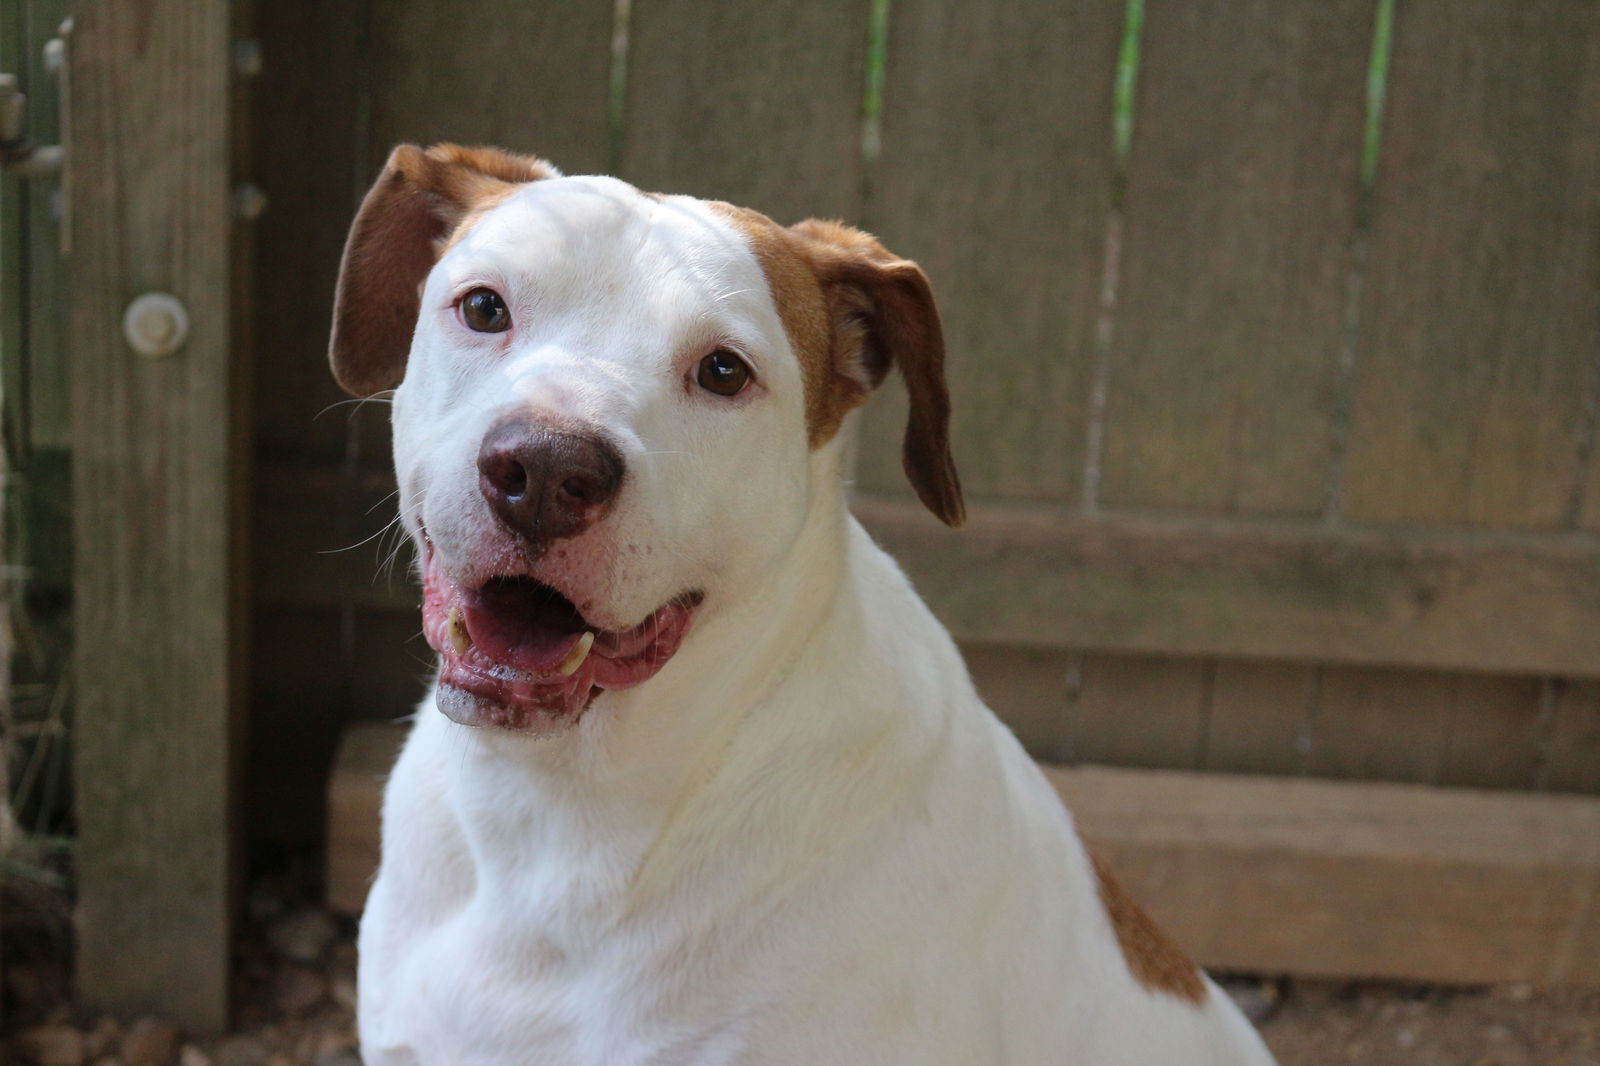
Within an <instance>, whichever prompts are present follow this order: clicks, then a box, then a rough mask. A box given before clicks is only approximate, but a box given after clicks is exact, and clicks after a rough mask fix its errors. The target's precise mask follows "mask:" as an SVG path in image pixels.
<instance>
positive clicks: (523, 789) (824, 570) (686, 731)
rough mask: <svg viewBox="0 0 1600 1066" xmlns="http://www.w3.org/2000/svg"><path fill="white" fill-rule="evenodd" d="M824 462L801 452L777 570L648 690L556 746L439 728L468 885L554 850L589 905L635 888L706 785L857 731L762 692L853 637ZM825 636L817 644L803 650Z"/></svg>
mask: <svg viewBox="0 0 1600 1066" xmlns="http://www.w3.org/2000/svg"><path fill="white" fill-rule="evenodd" d="M829 450H830V451H834V449H833V448H830V449H829ZM838 461H839V456H838V455H837V454H835V455H832V456H826V455H825V456H816V457H814V465H816V466H818V467H819V468H820V469H819V470H818V471H817V476H816V477H815V479H814V488H815V491H816V492H817V494H818V495H817V497H816V500H815V503H814V506H813V507H812V508H811V511H810V514H809V515H808V517H807V520H806V523H805V525H804V527H803V528H802V530H801V532H800V534H799V536H798V537H797V538H796V540H795V543H794V547H793V550H791V551H790V552H789V553H788V555H787V557H786V558H785V559H784V561H783V562H782V564H781V565H779V566H777V567H775V568H773V569H772V570H771V571H769V573H768V575H767V578H766V580H765V581H764V582H762V583H761V584H760V586H759V587H756V588H752V589H750V590H749V593H748V594H747V595H745V596H743V597H742V598H740V599H739V600H738V601H737V602H730V603H727V604H726V605H723V606H722V608H721V609H720V610H718V611H716V612H714V613H709V614H708V616H707V617H704V618H702V619H700V620H699V621H698V622H697V624H696V627H695V631H694V632H692V633H691V635H690V638H689V639H688V640H686V641H685V642H684V645H683V647H682V648H681V649H680V650H679V652H678V654H677V655H676V656H675V657H674V659H673V661H672V662H671V663H669V664H668V665H667V667H666V668H664V669H663V670H662V671H661V673H659V674H658V675H657V676H656V677H654V678H652V679H651V680H650V681H649V682H646V683H645V684H644V685H641V686H640V687H638V688H636V689H631V690H626V691H622V692H616V693H605V694H603V695H602V696H601V697H600V698H599V700H597V702H596V703H595V705H594V706H592V707H591V708H590V710H589V711H588V712H587V713H586V715H585V717H584V718H583V720H582V721H580V722H579V724H578V725H577V726H576V727H574V728H573V729H572V730H570V731H568V732H567V733H565V734H562V735H559V736H556V737H550V738H532V737H525V736H520V735H511V734H505V733H500V732H497V731H489V730H472V729H465V728H463V727H457V726H451V727H450V728H451V729H452V730H453V731H455V732H456V733H458V734H459V736H458V739H457V740H456V741H455V742H454V743H456V744H459V745H460V748H461V750H462V756H461V757H460V758H459V759H457V760H456V762H455V768H454V771H453V772H454V776H455V780H454V790H455V796H456V801H457V803H458V805H459V807H458V810H459V813H460V815H461V817H462V821H463V823H464V828H465V829H466V832H467V835H468V838H469V840H471V841H473V851H474V859H475V862H476V864H477V865H478V869H479V876H480V879H482V878H490V879H497V874H496V871H497V870H499V872H500V874H502V875H503V876H504V877H505V879H506V882H507V883H508V884H515V883H517V881H518V879H519V877H525V870H524V871H523V872H521V873H519V872H518V871H517V869H516V867H518V866H521V865H523V864H524V863H525V862H526V861H530V859H531V857H532V856H535V855H560V856H562V862H563V864H566V865H567V869H566V870H565V871H564V875H563V876H570V877H571V878H572V879H573V881H574V882H581V883H582V884H581V887H580V885H579V884H574V885H572V886H571V890H570V891H569V892H568V893H567V894H568V895H583V896H587V897H588V898H590V899H592V900H594V901H595V902H596V904H599V902H600V901H601V900H602V899H604V898H606V897H608V896H613V897H614V896H615V895H616V894H619V893H626V892H627V891H630V889H631V887H637V883H638V881H639V880H640V878H641V877H643V876H644V872H645V867H646V866H648V865H650V857H651V855H652V854H653V853H654V852H655V851H656V849H657V848H658V847H659V846H660V845H661V843H662V841H663V838H664V837H666V836H667V835H669V834H670V833H671V831H672V827H673V824H674V822H675V821H677V820H678V819H679V818H680V817H681V816H682V815H683V814H684V813H685V812H686V811H687V810H689V809H690V808H692V807H694V806H695V805H696V803H697V800H699V799H700V798H701V796H702V794H703V793H704V792H705V791H706V790H707V789H708V788H710V787H711V786H712V784H713V782H719V783H720V784H721V785H722V786H726V785H727V781H726V779H727V778H729V777H740V776H745V777H748V776H751V775H753V774H759V773H761V772H763V769H762V767H763V766H765V765H769V759H774V760H775V759H776V757H777V756H780V755H781V756H782V757H783V758H784V759H786V760H789V764H790V765H793V760H794V759H803V758H804V757H805V755H804V753H803V749H804V747H805V746H806V745H808V744H812V743H821V744H828V743H832V742H833V741H830V739H829V734H830V731H831V730H833V729H834V727H835V725H837V726H839V728H840V729H842V730H844V731H846V732H850V731H859V730H863V729H867V728H870V725H869V724H867V723H863V722H861V721H859V720H856V718H858V716H856V717H852V716H851V715H850V714H849V713H848V710H847V709H846V708H843V707H833V706H830V702H831V701H829V700H828V699H827V698H826V696H824V698H823V699H822V700H820V701H819V702H817V703H816V704H814V705H812V706H809V707H807V708H806V709H805V715H804V716H803V717H804V719H805V720H802V721H794V720H790V719H786V718H784V717H783V709H782V708H774V707H773V706H771V701H770V699H769V698H768V697H769V696H770V694H771V693H772V692H773V691H774V690H775V689H777V688H778V687H779V685H780V683H781V682H783V681H784V680H785V679H786V678H787V677H789V676H790V675H791V674H793V673H794V672H795V671H796V670H798V669H804V668H805V667H803V666H802V664H803V663H804V662H807V661H819V660H820V661H826V659H827V657H831V656H838V655H842V654H847V653H848V651H849V648H848V646H847V645H848V643H849V639H850V637H849V634H850V633H852V632H853V631H855V630H856V628H857V626H856V625H855V624H854V623H853V622H852V621H851V620H852V618H853V617H854V612H855V611H856V610H857V608H858V605H857V604H855V603H853V602H845V600H844V599H843V598H842V597H843V596H844V590H845V589H847V588H850V587H852V586H851V585H850V584H849V583H847V582H846V581H845V580H844V575H845V572H846V570H847V569H848V568H849V567H850V566H851V551H852V548H851V545H852V543H853V542H854V540H855V537H854V536H853V535H852V533H851V528H850V527H851V525H852V522H853V520H852V519H851V518H850V517H849V514H848V511H847V509H846V506H845V502H844V497H843V493H842V492H841V490H840V488H839V480H838V473H837V471H836V466H837V463H838ZM825 623H826V624H825ZM823 639H825V640H827V641H829V642H830V647H829V648H819V647H817V644H818V642H819V640H823ZM833 644H838V645H840V646H838V647H834V646H832V645H833ZM830 714H832V715H835V716H836V717H837V718H838V719H839V721H838V722H831V721H830V720H829V715H830ZM790 717H791V718H792V717H793V716H790ZM846 719H849V721H848V722H846V721H845V720H846ZM780 749H781V750H780ZM735 787H736V786H735ZM573 857H578V864H577V867H574V866H573V865H572V859H573ZM581 867H587V868H581Z"/></svg>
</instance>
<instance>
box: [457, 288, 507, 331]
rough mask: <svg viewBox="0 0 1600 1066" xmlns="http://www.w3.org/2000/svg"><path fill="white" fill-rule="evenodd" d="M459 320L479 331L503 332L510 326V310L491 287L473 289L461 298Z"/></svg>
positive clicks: (469, 327)
mask: <svg viewBox="0 0 1600 1066" xmlns="http://www.w3.org/2000/svg"><path fill="white" fill-rule="evenodd" d="M461 321H463V322H465V323H466V324H467V328H468V329H472V330H477V331H478V332H479V333H504V332H505V331H506V330H508V329H510V328H511V312H510V311H508V310H506V302H505V301H504V300H502V299H501V298H500V294H499V293H497V292H495V291H494V290H493V289H473V290H472V291H471V292H469V293H467V294H466V295H465V296H463V297H462V298H461Z"/></svg>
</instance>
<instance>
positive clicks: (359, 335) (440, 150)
mask: <svg viewBox="0 0 1600 1066" xmlns="http://www.w3.org/2000/svg"><path fill="white" fill-rule="evenodd" d="M558 174H559V172H558V171H557V170H556V169H555V168H554V167H552V166H550V165H549V164H548V163H546V162H544V160H542V159H536V158H534V157H533V156H521V155H512V154H511V153H509V152H503V151H500V150H499V149H498V148H463V147H461V146H460V145H455V144H438V145H434V146H433V147H432V148H428V149H426V150H424V149H422V148H419V147H417V146H416V145H414V144H402V145H400V146H399V147H398V148H396V149H395V150H394V151H393V152H391V153H390V154H389V162H388V163H387V164H386V165H385V166H384V168H383V173H382V174H381V175H379V177H378V180H377V182H376V183H375V184H374V185H373V186H372V188H371V189H370V190H369V191H368V192H367V195H366V198H365V199H364V200H362V201H361V209H360V210H359V211H358V212H357V213H356V220H355V222H354V223H352V224H351V226H350V236H349V237H348V238H347V239H346V241H345V246H344V259H343V260H342V261H341V262H340V264H339V286H338V288H337V290H335V293H334V299H333V335H332V339H331V340H330V341H329V345H328V361H329V362H330V363H331V364H332V365H333V376H334V377H335V378H336V379H338V382H339V384H340V385H342V386H343V387H344V389H345V391H346V392H349V393H351V394H352V395H355V396H370V395H372V394H373V393H375V392H382V391H383V390H385V389H392V388H394V387H395V386H396V385H398V384H400V379H401V378H403V377H404V376H405V369H406V354H407V352H409V351H410V349H411V333H412V331H413V330H414V329H415V328H416V325H417V312H418V308H419V306H420V297H421V293H420V288H421V285H422V281H423V279H424V278H426V277H427V276H428V271H429V270H431V269H433V264H434V261H435V260H436V259H437V258H438V256H439V250H440V247H441V245H442V244H443V243H444V241H445V240H446V238H448V237H449V235H450V234H451V232H453V231H454V230H455V228H456V226H457V225H459V224H460V222H461V221H462V220H463V219H464V218H465V217H466V216H467V215H468V214H469V213H470V212H471V211H472V210H473V209H474V208H477V207H480V206H482V205H485V204H487V203H492V202H494V200H495V199H496V198H497V197H498V196H500V195H503V194H505V193H509V192H510V191H512V190H513V189H514V188H515V187H516V185H517V184H519V183H522V182H529V181H537V180H538V179H540V178H550V177H556V176H557V175H558Z"/></svg>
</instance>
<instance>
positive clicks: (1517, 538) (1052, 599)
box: [256, 466, 1600, 677]
mask: <svg viewBox="0 0 1600 1066" xmlns="http://www.w3.org/2000/svg"><path fill="white" fill-rule="evenodd" d="M393 488H394V482H393V479H392V478H391V477H389V476H388V475H387V474H382V473H373V472H365V473H347V472H344V471H342V470H340V469H339V468H336V467H333V466H326V467H306V468H302V467H294V466H268V467H265V468H263V469H262V470H261V472H260V475H259V478H258V488H257V502H258V506H257V509H256V511H257V515H258V526H257V530H256V534H257V543H258V545H259V549H258V552H259V562H258V569H257V575H258V581H257V588H258V595H259V596H261V597H263V598H265V599H267V600H269V601H279V602H293V603H321V604H335V603H338V604H343V603H349V604H355V605H357V606H369V607H401V608H404V609H407V610H411V609H414V608H415V607H416V604H417V594H416V590H415V586H414V585H413V584H412V583H411V578H410V575H409V573H408V572H407V569H406V565H405V564H406V561H407V560H409V558H410V551H409V549H402V551H401V553H400V560H401V561H400V562H399V563H398V564H396V565H394V566H392V567H391V568H390V569H389V570H388V572H387V573H385V574H382V575H380V573H379V569H380V564H381V562H382V560H383V559H384V558H385V557H386V556H387V554H388V549H389V547H390V546H391V545H392V543H393V542H392V541H388V540H385V539H384V538H383V537H381V536H379V533H380V531H381V530H382V529H383V527H384V525H385V524H386V523H387V522H388V521H389V519H390V518H391V517H392V516H393V514H394V503H393V501H392V500H389V499H386V497H387V496H388V495H389V494H390V493H391V492H392V491H393ZM853 507H854V509H855V512H856V514H857V515H858V516H859V517H860V518H861V520H862V522H863V523H864V524H865V525H866V527H867V528H868V529H869V530H870V531H871V532H872V534H873V536H875V537H876V538H877V539H878V540H879V541H880V542H881V543H882V544H883V545H884V547H886V548H887V549H888V550H889V552H890V554H892V555H894V556H895V557H896V558H897V559H899V560H900V562H901V564H902V565H903V566H904V567H905V568H906V571H907V572H908V573H909V574H910V575H911V577H912V579H913V580H914V581H915V582H916V584H917V588H918V589H919V590H920V591H921V593H922V595H924V596H925V597H927V600H928V602H929V604H930V605H931V606H932V607H933V609H934V612H935V613H936V614H938V615H939V617H940V618H941V619H943V620H944V622H945V624H946V625H948V626H949V627H950V629H951V631H952V632H953V633H954V634H955V636H956V638H957V639H959V640H963V641H970V642H977V643H991V644H1019V645H1026V646H1035V647H1073V648H1082V649H1086V650H1094V651H1120V652H1143V653H1149V654H1156V655H1189V656H1220V657H1226V658H1256V659H1277V660H1291V661H1298V662H1325V663H1341V664H1365V665H1385V666H1407V667H1423V668H1433V669H1440V670H1465V671H1471V672H1485V673H1513V674H1526V675H1552V676H1568V677H1597V676H1600V640H1597V639H1596V637H1595V634H1597V633H1600V537H1596V536H1594V535H1592V534H1581V533H1511V532H1488V531H1474V530H1465V529H1441V530H1432V529H1417V528H1404V529H1401V528H1394V529H1371V528H1349V527H1331V526H1327V525H1324V524H1321V523H1315V522H1304V521H1269V520H1263V519H1242V518H1233V519H1221V518H1212V517H1205V516H1199V515H1185V514H1160V515H1136V514H1127V513H1101V514H1094V515H1088V514H1084V513H1082V512H1079V511H1074V510H1069V509H1065V508H1052V507H1028V506H1015V505H1012V506H1001V505H979V506H974V507H972V508H971V511H970V519H969V521H968V523H967V525H966V526H965V527H964V528H962V529H960V530H949V529H945V528H944V527H943V526H941V525H940V524H939V523H938V522H936V521H935V520H934V519H933V518H931V517H930V516H928V515H927V514H926V513H925V512H924V511H922V509H921V508H920V507H918V506H917V505H916V504H914V503H907V502H901V501H898V500H884V499H879V498H872V497H861V498H858V499H856V500H855V501H854V503H853Z"/></svg>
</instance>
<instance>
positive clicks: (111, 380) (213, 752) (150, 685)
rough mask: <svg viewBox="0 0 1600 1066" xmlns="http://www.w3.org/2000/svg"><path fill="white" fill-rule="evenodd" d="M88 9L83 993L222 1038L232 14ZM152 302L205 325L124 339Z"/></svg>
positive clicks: (78, 105)
mask: <svg viewBox="0 0 1600 1066" xmlns="http://www.w3.org/2000/svg"><path fill="white" fill-rule="evenodd" d="M74 17H75V20H76V31H75V36H74V44H73V49H72V53H71V69H72V78H73V93H74V100H73V104H74V113H73V124H74V129H73V134H74V142H73V150H74V152H75V158H74V162H73V168H72V175H71V176H72V188H71V195H72V201H73V224H74V235H73V236H74V246H75V254H74V279H73V280H74V286H75V294H74V303H73V314H72V349H73V360H74V364H73V377H72V380H73V395H72V408H73V441H74V446H75V451H74V456H73V461H74V465H75V469H74V476H73V485H74V493H73V507H74V510H75V518H76V522H75V530H74V537H75V544H76V582H75V595H76V607H77V620H76V624H77V631H76V637H77V648H78V655H77V662H76V669H75V691H74V694H75V696H76V699H77V730H76V733H75V740H76V744H77V763H76V769H75V779H76V783H77V803H78V824H79V837H78V848H77V873H78V901H77V917H78V950H77V978H78V991H79V996H80V998H81V1001H82V1002H84V1003H85V1004H89V1005H93V1006H94V1007H96V1008H101V1009H109V1010H112V1011H115V1012H116V1013H118V1014H121V1015H125V1016H128V1015H137V1014H142V1013H155V1014H160V1015H162V1016H164V1017H168V1018H172V1019H173V1020H175V1021H177V1022H178V1023H180V1024H182V1025H185V1026H187V1027H191V1028H196V1029H218V1028H220V1027H221V1026H222V1025H223V1023H224V1022H225V1020H226V1016H227V998H228V988H229V965H228V964H229V957H230V949H231V936H230V933H231V928H230V927H231V922H230V916H231V913H232V910H231V903H232V870H231V854H230V850H231V843H232V838H233V825H234V820H233V802H232V795H231V790H230V776H231V767H232V761H233V756H234V750H235V725H234V708H233V707H232V706H230V694H231V689H232V686H233V681H234V675H233V673H232V666H231V661H232V655H233V652H234V649H233V648H232V647H231V642H232V633H233V627H232V622H231V617H232V616H231V611H230V599H231V597H230V592H231V590H232V588H233V583H234V579H235V576H236V573H237V567H238V563H239V559H238V558H237V555H236V553H237V552H238V550H239V547H238V545H237V543H236V542H234V541H233V538H232V534H233V533H234V532H235V531H234V530H233V529H231V528H230V521H229V516H230V509H231V500H230V492H232V491H234V487H235V486H237V485H238V481H237V479H236V478H235V477H234V474H235V469H234V468H235V465H236V463H237V461H238V459H239V456H238V454H237V451H238V448H237V444H238V442H237V440H236V438H235V436H234V432H235V430H236V428H237V427H236V425H235V424H234V423H232V422H231V421H230V420H229V419H228V418H227V417H225V414H226V412H228V411H230V410H232V408H233V400H234V397H233V395H232V392H233V389H234V373H235V368H234V367H233V365H232V360H231V356H230V352H231V349H230V332H229V330H230V321H229V319H230V314H229V295H230V283H231V269H230V262H229V248H230V233H231V229H232V219H231V217H230V211H229V197H228V188H229V184H228V177H229V175H228V159H229V135H230V129H229V122H228V115H229V100H228V90H229V85H228V82H229V75H228V68H227V63H228V55H229V42H230V32H229V22H228V10H227V5H225V4H221V3H205V4H194V3H180V2H178V0H151V2H148V3H144V4H138V5H134V4H122V3H109V2H99V3H86V4H79V5H76V7H75V10H74ZM151 290H163V291H168V292H171V293H173V294H175V295H176V296H177V297H178V298H179V299H181V300H182V301H183V302H184V303H185V304H186V305H187V307H188V312H189V318H190V322H191V333H190V336H189V339H188V342H187V343H186V344H185V345H184V347H183V348H182V349H181V350H180V351H178V352H177V353H175V354H173V355H171V356H168V357H166V358H163V359H149V358H145V357H142V356H139V355H136V354H134V353H133V352H131V351H130V350H129V349H128V347H127V346H126V344H125V343H124V342H123V339H122V330H121V318H122V313H123V309H124V307H125V305H126V303H127V301H128V300H129V298H130V297H131V296H133V295H135V294H138V293H141V292H145V291H151ZM134 959H136V960H138V962H137V964H136V965H130V961H129V960H134Z"/></svg>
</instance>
